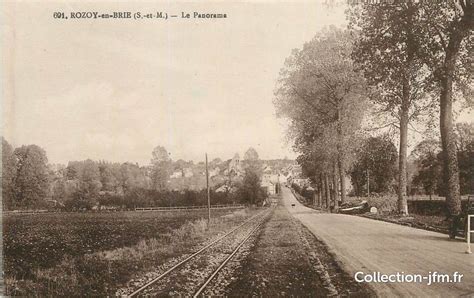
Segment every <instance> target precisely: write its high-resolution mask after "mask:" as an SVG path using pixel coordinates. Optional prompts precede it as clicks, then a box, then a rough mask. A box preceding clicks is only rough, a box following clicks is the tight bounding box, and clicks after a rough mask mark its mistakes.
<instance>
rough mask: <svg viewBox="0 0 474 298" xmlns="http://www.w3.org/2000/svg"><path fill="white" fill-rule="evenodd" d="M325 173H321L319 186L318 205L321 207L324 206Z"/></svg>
mask: <svg viewBox="0 0 474 298" xmlns="http://www.w3.org/2000/svg"><path fill="white" fill-rule="evenodd" d="M323 191H324V188H323V175H322V174H319V188H318V195H319V196H318V207H319V208H321V207H322V206H323V193H324V192H323Z"/></svg>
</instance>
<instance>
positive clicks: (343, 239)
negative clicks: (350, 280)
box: [282, 188, 474, 297]
mask: <svg viewBox="0 0 474 298" xmlns="http://www.w3.org/2000/svg"><path fill="white" fill-rule="evenodd" d="M282 193H283V198H284V204H285V206H286V207H287V209H288V210H289V211H290V212H291V214H293V216H295V217H296V218H297V219H299V220H300V221H301V222H302V223H303V225H305V226H306V227H307V228H308V229H309V230H310V231H311V232H312V233H313V234H314V235H315V236H316V237H317V238H319V239H320V240H321V241H323V242H324V243H326V244H327V246H328V247H329V249H330V250H331V251H332V252H333V253H334V254H335V255H336V256H337V257H338V259H339V261H341V262H342V264H343V265H344V267H345V269H346V270H347V271H348V272H350V273H351V274H352V275H354V274H355V273H356V272H359V271H361V272H364V274H372V273H373V272H380V273H381V274H396V273H397V272H399V273H400V274H402V273H404V274H421V275H422V276H428V274H430V272H438V273H439V274H450V277H452V276H453V274H454V272H459V273H460V274H463V277H462V279H461V282H458V283H440V282H439V283H432V284H431V285H427V283H428V280H427V279H426V280H423V281H422V282H421V283H400V282H399V283H396V282H395V283H380V282H379V283H370V284H369V285H370V286H371V287H372V288H373V289H374V291H375V292H376V293H377V294H378V295H379V296H383V297H386V296H404V297H407V296H411V297H458V296H465V297H471V296H473V295H474V254H471V255H468V254H466V253H465V251H466V243H465V242H461V241H450V240H449V239H448V237H447V236H446V235H443V234H440V233H435V232H430V231H425V230H419V229H414V228H410V227H405V226H400V225H396V224H391V223H386V222H381V221H375V220H370V219H366V218H361V217H357V216H350V215H341V214H327V213H318V212H317V211H315V210H313V209H310V208H307V207H305V206H303V205H301V204H300V203H299V202H298V201H297V200H296V199H295V198H294V196H293V194H292V193H291V191H290V190H289V189H288V188H283V189H282ZM292 204H294V206H292ZM358 277H362V276H361V275H359V276H358Z"/></svg>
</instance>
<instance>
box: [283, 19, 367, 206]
mask: <svg viewBox="0 0 474 298" xmlns="http://www.w3.org/2000/svg"><path fill="white" fill-rule="evenodd" d="M351 52H352V37H351V36H350V34H349V33H348V32H347V31H344V30H341V29H338V28H336V27H329V28H326V29H325V30H323V31H322V32H321V33H319V34H318V35H316V36H315V37H314V38H313V39H312V40H311V41H310V42H308V43H306V44H305V45H304V46H303V48H302V49H300V50H293V52H292V55H291V56H290V57H289V58H287V59H286V61H285V66H284V68H283V69H282V70H281V71H280V79H279V81H278V86H277V89H276V91H275V100H274V104H275V106H276V108H277V114H278V115H279V116H281V117H285V118H288V119H289V120H290V127H289V130H288V137H289V138H290V139H292V140H293V141H294V148H295V150H296V151H297V152H299V153H301V154H302V155H303V156H302V157H301V158H300V159H299V160H300V161H304V164H305V168H307V169H309V168H313V169H312V170H313V172H320V173H323V174H324V175H329V174H330V175H332V176H333V181H335V180H337V179H336V176H339V180H340V184H341V185H340V187H341V193H342V196H343V198H344V196H345V182H344V181H345V179H343V177H345V175H346V172H347V169H348V168H349V166H350V164H351V162H352V159H351V157H352V155H353V154H352V153H353V151H354V149H355V148H356V145H357V134H358V131H359V128H360V126H361V121H362V119H363V116H364V111H365V110H366V108H367V106H366V104H367V101H366V98H367V95H368V94H367V93H368V90H367V88H366V84H365V80H364V78H363V76H362V74H361V73H360V72H359V71H357V70H356V69H355V66H354V64H353V61H352V59H351ZM310 164H312V165H310ZM341 177H342V179H341ZM333 184H337V183H333ZM336 188H337V185H334V189H336ZM337 193H338V192H337V191H334V194H335V195H337Z"/></svg>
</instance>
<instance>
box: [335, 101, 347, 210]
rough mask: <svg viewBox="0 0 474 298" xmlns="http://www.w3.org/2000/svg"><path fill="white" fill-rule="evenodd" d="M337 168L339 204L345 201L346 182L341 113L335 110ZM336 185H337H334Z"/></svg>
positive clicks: (338, 109)
mask: <svg viewBox="0 0 474 298" xmlns="http://www.w3.org/2000/svg"><path fill="white" fill-rule="evenodd" d="M337 120H338V123H337V134H338V142H337V166H338V168H339V178H340V179H341V202H342V203H344V201H345V200H346V182H345V181H344V177H345V169H344V164H345V163H344V150H343V149H342V148H343V139H344V137H343V135H342V123H341V111H340V108H339V107H338V108H337ZM336 184H337V183H336Z"/></svg>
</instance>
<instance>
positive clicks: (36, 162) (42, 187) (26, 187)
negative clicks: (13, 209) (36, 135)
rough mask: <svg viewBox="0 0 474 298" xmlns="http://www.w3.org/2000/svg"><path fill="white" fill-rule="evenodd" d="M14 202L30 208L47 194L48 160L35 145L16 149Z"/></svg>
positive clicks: (43, 152) (42, 151)
mask: <svg viewBox="0 0 474 298" xmlns="http://www.w3.org/2000/svg"><path fill="white" fill-rule="evenodd" d="M13 154H14V155H15V158H16V161H17V162H16V174H15V184H14V185H15V195H14V198H15V201H16V203H17V204H19V205H23V206H27V207H31V206H34V205H35V204H36V203H38V202H39V201H40V200H41V199H44V198H45V197H46V195H47V194H48V190H49V183H48V166H47V164H48V158H47V157H46V152H45V151H44V150H43V149H42V148H41V147H39V146H37V145H27V146H21V147H19V148H16V149H15V150H14V152H13Z"/></svg>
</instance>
